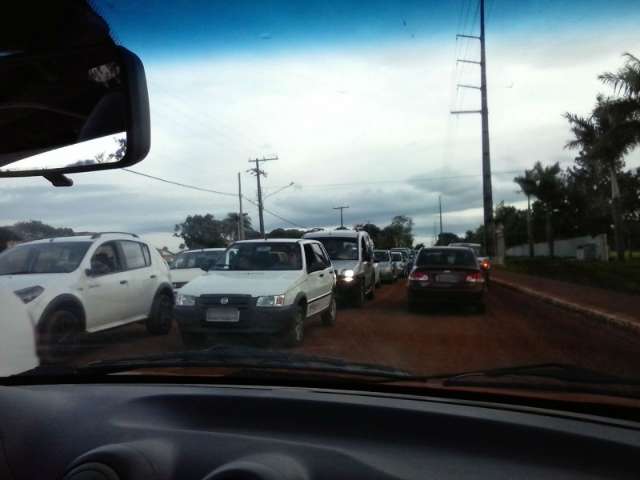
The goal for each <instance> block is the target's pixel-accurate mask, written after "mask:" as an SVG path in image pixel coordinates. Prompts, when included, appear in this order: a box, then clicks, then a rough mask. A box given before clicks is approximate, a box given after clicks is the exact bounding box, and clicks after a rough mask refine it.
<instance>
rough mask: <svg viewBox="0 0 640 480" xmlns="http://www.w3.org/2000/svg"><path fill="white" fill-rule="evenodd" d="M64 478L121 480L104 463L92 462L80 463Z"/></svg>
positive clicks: (76, 479) (70, 479)
mask: <svg viewBox="0 0 640 480" xmlns="http://www.w3.org/2000/svg"><path fill="white" fill-rule="evenodd" d="M63 480H120V477H119V476H118V474H117V473H116V472H115V471H114V470H113V469H112V468H111V467H108V466H107V465H105V464H104V463H97V462H92V463H83V464H82V465H78V466H77V467H75V468H74V469H73V470H71V471H70V472H69V473H67V474H66V475H65V476H64V477H63Z"/></svg>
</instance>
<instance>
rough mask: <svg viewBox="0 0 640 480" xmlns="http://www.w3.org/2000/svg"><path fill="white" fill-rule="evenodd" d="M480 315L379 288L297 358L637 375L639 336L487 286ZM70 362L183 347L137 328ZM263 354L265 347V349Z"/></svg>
mask: <svg viewBox="0 0 640 480" xmlns="http://www.w3.org/2000/svg"><path fill="white" fill-rule="evenodd" d="M487 306H488V308H487V312H486V313H485V314H483V315H479V314H476V313H473V312H471V311H465V310H464V309H460V308H457V309H456V308H439V309H437V310H434V309H428V310H426V311H425V312H422V313H409V312H408V311H407V309H406V303H405V293H404V284H403V282H398V283H396V284H394V285H386V286H383V287H382V288H380V289H378V290H377V291H376V298H375V299H374V300H372V301H369V302H367V304H366V306H365V307H364V308H363V309H355V308H350V307H342V308H340V309H339V310H338V320H337V323H336V325H335V326H333V327H325V326H322V325H321V323H320V320H319V319H311V320H310V321H309V323H308V327H307V329H306V332H305V333H306V338H305V341H304V344H303V346H301V347H299V348H297V349H296V351H299V352H301V353H307V354H314V355H322V356H330V357H338V358H342V359H347V360H353V361H358V362H367V363H378V364H385V365H391V366H395V367H399V368H404V369H408V370H411V371H414V372H416V373H421V374H430V373H441V372H458V371H464V370H475V369H485V368H493V367H501V366H510V365H518V364H527V363H538V362H563V363H571V364H577V365H581V366H584V367H590V368H594V369H597V370H600V371H607V372H611V373H616V374H621V375H631V376H635V377H640V362H638V361H637V359H638V355H639V354H640V337H637V336H634V335H632V334H631V333H628V332H627V331H625V330H621V329H617V328H615V327H611V326H606V325H603V324H601V323H598V322H597V321H595V320H592V319H588V318H584V317H581V316H578V315H576V314H572V313H568V312H565V311H563V310H559V309H558V308H556V307H553V306H550V305H546V304H542V303H540V302H538V301H535V300H532V299H530V298H529V297H527V296H525V295H522V294H519V293H516V292H513V291H510V290H506V289H503V288H500V287H498V286H492V287H491V289H490V292H489V295H488V298H487ZM88 342H89V346H88V347H87V348H86V349H84V350H83V353H81V354H80V355H78V356H77V357H76V358H74V363H84V362H86V361H91V360H97V359H101V360H102V359H107V358H122V357H128V356H134V355H142V354H147V353H160V352H167V351H172V350H180V349H182V344H181V341H180V337H179V335H178V333H177V331H176V329H175V328H174V329H173V330H172V332H171V333H170V334H169V335H166V336H161V337H151V336H148V335H147V334H146V332H145V330H144V327H143V326H142V325H131V326H129V327H126V328H121V329H118V330H114V331H111V332H104V333H101V334H95V335H93V336H91V338H90V339H89V340H88ZM265 348H270V347H268V346H266V347H265Z"/></svg>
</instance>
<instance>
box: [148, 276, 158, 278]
mask: <svg viewBox="0 0 640 480" xmlns="http://www.w3.org/2000/svg"><path fill="white" fill-rule="evenodd" d="M157 277H158V276H157V275H151V276H150V277H149V278H157Z"/></svg>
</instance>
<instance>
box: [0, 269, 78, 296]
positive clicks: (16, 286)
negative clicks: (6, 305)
mask: <svg viewBox="0 0 640 480" xmlns="http://www.w3.org/2000/svg"><path fill="white" fill-rule="evenodd" d="M61 284H62V285H68V284H69V274H68V273H30V274H22V275H0V290H10V291H14V292H15V291H16V290H20V289H21V288H27V287H35V286H36V285H39V286H41V287H43V288H45V289H46V288H47V287H53V286H55V285H61Z"/></svg>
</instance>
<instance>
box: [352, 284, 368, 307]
mask: <svg viewBox="0 0 640 480" xmlns="http://www.w3.org/2000/svg"><path fill="white" fill-rule="evenodd" d="M364 301H365V291H364V282H361V283H360V285H358V291H357V292H355V293H354V294H353V306H354V307H356V308H362V307H363V306H364Z"/></svg>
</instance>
